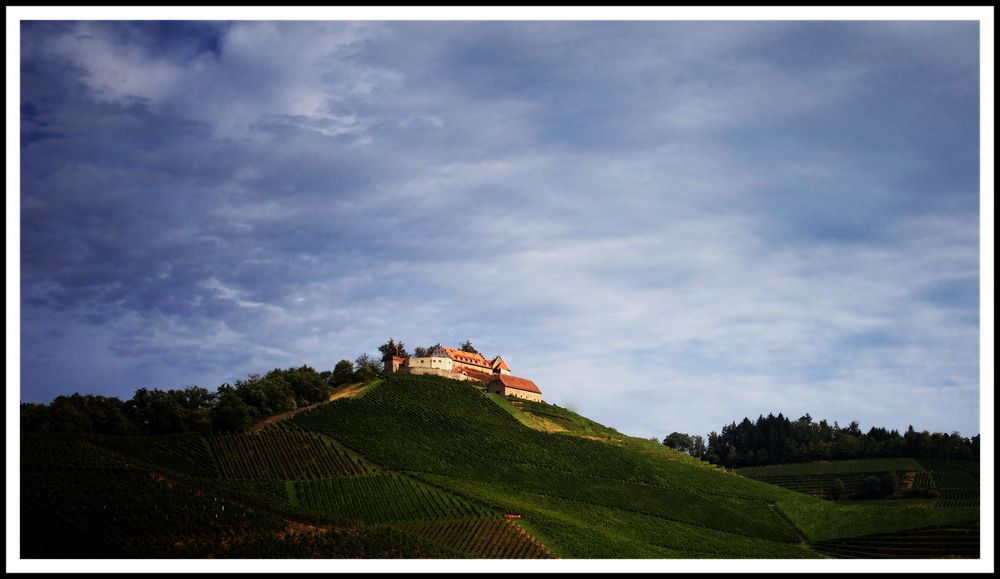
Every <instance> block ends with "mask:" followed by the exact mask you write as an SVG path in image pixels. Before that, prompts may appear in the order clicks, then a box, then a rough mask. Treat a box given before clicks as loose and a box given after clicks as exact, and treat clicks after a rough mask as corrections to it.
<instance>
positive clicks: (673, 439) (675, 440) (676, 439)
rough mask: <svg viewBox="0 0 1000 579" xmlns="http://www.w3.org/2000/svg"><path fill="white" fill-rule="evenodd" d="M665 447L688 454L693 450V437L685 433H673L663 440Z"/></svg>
mask: <svg viewBox="0 0 1000 579" xmlns="http://www.w3.org/2000/svg"><path fill="white" fill-rule="evenodd" d="M663 446H669V447H670V448H672V449H674V450H679V451H681V452H688V451H689V450H690V449H691V436H690V435H687V434H684V433H683V432H671V433H670V434H668V435H667V436H666V438H664V439H663Z"/></svg>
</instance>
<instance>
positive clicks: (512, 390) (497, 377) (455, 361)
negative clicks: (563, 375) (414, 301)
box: [382, 346, 542, 402]
mask: <svg viewBox="0 0 1000 579" xmlns="http://www.w3.org/2000/svg"><path fill="white" fill-rule="evenodd" d="M382 362H383V363H384V364H385V372H386V373H393V372H406V373H409V374H431V375H434V376H444V377H445V378H452V379H455V380H475V381H477V382H480V383H482V384H485V385H486V391H487V392H491V393H494V394H502V395H504V396H514V397H517V398H524V399H526V400H534V401H536V402H540V401H541V400H542V391H541V390H539V389H538V386H536V385H535V383H534V382H532V381H531V380H528V379H527V378H518V377H517V376H512V375H511V373H510V366H508V365H507V363H506V362H504V361H503V358H501V357H500V356H496V357H495V358H493V359H492V360H487V359H486V358H484V357H483V356H481V355H479V354H476V353H473V352H466V351H464V350H456V349H454V348H446V347H444V346H436V347H435V348H434V349H432V350H431V351H430V352H428V354H427V356H423V357H420V358H417V357H413V356H411V357H409V358H403V357H401V356H393V355H391V354H387V355H386V356H385V357H384V358H383V359H382Z"/></svg>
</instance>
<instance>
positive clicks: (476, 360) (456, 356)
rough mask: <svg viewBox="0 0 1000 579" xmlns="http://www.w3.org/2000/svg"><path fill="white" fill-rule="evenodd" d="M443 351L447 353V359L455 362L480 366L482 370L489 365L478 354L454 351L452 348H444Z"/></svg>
mask: <svg viewBox="0 0 1000 579" xmlns="http://www.w3.org/2000/svg"><path fill="white" fill-rule="evenodd" d="M444 351H445V352H447V353H448V357H450V358H451V359H452V360H454V361H456V362H465V363H466V364H472V365H474V366H482V367H483V368H489V367H490V363H489V362H487V361H486V358H483V357H482V356H480V355H479V354H473V353H472V352H466V351H463V350H456V349H454V348H444Z"/></svg>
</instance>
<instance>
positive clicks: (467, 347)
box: [458, 340, 482, 356]
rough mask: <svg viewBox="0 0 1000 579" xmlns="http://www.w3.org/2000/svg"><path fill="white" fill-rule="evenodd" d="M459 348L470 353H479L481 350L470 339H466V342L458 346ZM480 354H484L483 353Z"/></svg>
mask: <svg viewBox="0 0 1000 579" xmlns="http://www.w3.org/2000/svg"><path fill="white" fill-rule="evenodd" d="M458 349H459V350H461V351H463V352H469V353H470V354H479V350H477V349H476V348H475V347H473V345H472V342H470V341H469V340H466V341H465V343H464V344H462V345H461V346H459V347H458ZM479 355H480V356H482V354H479Z"/></svg>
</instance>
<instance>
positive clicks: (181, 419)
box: [21, 354, 382, 434]
mask: <svg viewBox="0 0 1000 579" xmlns="http://www.w3.org/2000/svg"><path fill="white" fill-rule="evenodd" d="M381 372H382V366H381V364H380V363H379V362H378V361H377V360H375V359H374V358H372V357H371V356H369V355H368V354H362V355H361V356H358V358H357V359H356V360H355V361H354V362H353V363H352V362H351V361H350V360H341V361H340V362H337V364H336V366H334V368H333V370H325V371H322V372H319V371H317V370H315V369H314V368H312V367H310V366H300V367H298V368H288V369H285V370H282V369H279V368H275V369H274V370H271V371H270V372H268V373H267V374H264V375H263V376H261V375H260V374H250V375H249V376H247V377H246V378H244V379H241V380H236V381H235V383H233V384H228V383H226V384H223V385H221V386H219V388H218V389H217V390H216V391H214V392H212V391H210V390H208V389H207V388H204V387H201V386H189V387H187V388H182V389H170V390H161V389H159V388H152V389H151V388H139V389H138V390H136V391H135V393H134V394H133V396H132V398H130V399H128V400H122V399H120V398H117V397H114V396H110V397H109V396H98V395H93V394H80V393H76V394H72V395H69V396H58V397H56V398H55V399H54V400H52V402H50V403H49V404H36V403H24V402H23V403H21V431H22V432H76V433H85V434H171V433H177V432H201V433H205V432H211V431H223V432H225V431H242V430H246V429H248V428H250V426H252V425H253V424H254V422H256V421H258V420H260V419H262V418H267V417H269V416H273V415H275V414H280V413H282V412H286V411H288V410H294V409H295V408H299V407H302V406H308V405H309V404H313V403H315V402H322V401H324V400H328V399H329V397H330V394H331V393H332V392H333V391H334V390H335V389H337V388H339V387H342V386H345V385H347V384H351V383H356V382H366V381H370V380H373V379H375V378H377V377H378V376H379V375H381Z"/></svg>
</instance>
